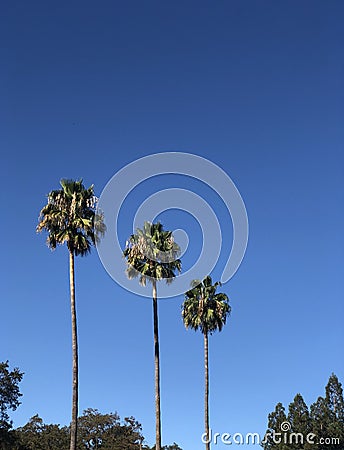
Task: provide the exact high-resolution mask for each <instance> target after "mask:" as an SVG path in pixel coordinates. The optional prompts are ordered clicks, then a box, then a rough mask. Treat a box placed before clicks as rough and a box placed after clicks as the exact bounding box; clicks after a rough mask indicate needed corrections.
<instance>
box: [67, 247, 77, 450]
mask: <svg viewBox="0 0 344 450" xmlns="http://www.w3.org/2000/svg"><path fill="white" fill-rule="evenodd" d="M69 283H70V308H71V318H72V350H73V388H72V422H71V426H70V450H76V444H77V426H78V423H77V420H78V382H79V380H78V335H77V323H76V306H75V280H74V253H73V252H71V251H70V252H69Z"/></svg>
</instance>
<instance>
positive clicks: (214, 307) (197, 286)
mask: <svg viewBox="0 0 344 450" xmlns="http://www.w3.org/2000/svg"><path fill="white" fill-rule="evenodd" d="M191 286H192V289H190V290H189V291H187V292H186V293H185V300H184V303H183V305H182V317H183V321H184V324H185V327H186V328H192V329H194V330H195V331H196V330H200V331H201V333H203V335H204V371H205V393H204V425H205V433H204V434H205V437H206V444H205V448H206V450H210V436H209V363H208V335H209V334H212V333H213V332H214V331H216V330H219V331H221V330H222V327H223V325H225V323H226V319H227V316H228V315H229V314H230V311H231V307H230V306H229V303H228V302H229V300H228V297H227V295H226V294H223V293H218V294H217V293H216V290H217V288H218V286H221V283H220V282H216V283H215V284H212V279H211V277H210V276H207V277H205V278H204V280H203V281H202V282H201V281H200V280H194V281H193V282H192V284H191Z"/></svg>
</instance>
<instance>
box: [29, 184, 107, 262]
mask: <svg viewBox="0 0 344 450" xmlns="http://www.w3.org/2000/svg"><path fill="white" fill-rule="evenodd" d="M60 185H61V188H62V189H59V190H53V191H51V192H50V193H49V194H48V203H47V204H46V205H45V206H44V207H43V208H42V210H41V212H40V216H39V223H38V226H37V232H42V231H46V232H47V233H48V237H47V245H48V246H49V247H50V248H51V249H55V248H56V247H57V245H62V244H64V243H66V244H67V247H68V250H69V251H70V252H73V253H74V254H75V255H81V256H85V255H86V254H87V253H89V252H90V251H91V247H92V245H95V244H96V242H98V241H99V239H100V237H101V236H103V235H104V233H105V231H106V227H105V224H104V221H103V216H102V214H100V213H96V206H97V198H96V197H95V195H94V190H93V185H92V186H90V187H89V188H88V189H86V188H85V187H84V185H83V184H82V179H81V180H77V181H74V180H67V179H62V180H61V181H60Z"/></svg>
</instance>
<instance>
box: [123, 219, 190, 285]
mask: <svg viewBox="0 0 344 450" xmlns="http://www.w3.org/2000/svg"><path fill="white" fill-rule="evenodd" d="M179 255H180V247H179V245H178V244H177V243H176V242H174V239H173V235H172V231H164V229H163V225H162V224H161V223H160V222H157V223H154V224H152V223H150V222H145V223H144V226H143V229H140V228H138V229H137V232H136V234H132V235H131V236H130V238H129V239H128V241H127V242H126V248H125V250H124V251H123V256H124V257H125V258H126V259H127V263H128V267H127V275H128V278H129V279H132V278H135V277H138V276H139V277H140V280H139V281H140V283H141V284H142V285H144V286H145V285H146V282H147V280H149V281H152V279H154V280H161V279H164V280H165V281H166V282H167V283H171V282H172V281H173V278H174V277H175V276H176V271H178V272H180V271H181V261H180V259H178V256H179Z"/></svg>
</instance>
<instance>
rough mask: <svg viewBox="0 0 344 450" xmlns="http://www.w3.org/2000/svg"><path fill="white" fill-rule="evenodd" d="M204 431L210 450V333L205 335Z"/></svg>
mask: <svg viewBox="0 0 344 450" xmlns="http://www.w3.org/2000/svg"><path fill="white" fill-rule="evenodd" d="M204 374H205V379H204V387H205V392H204V431H205V437H206V444H205V448H206V450H210V435H209V361H208V333H207V332H205V333H204Z"/></svg>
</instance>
